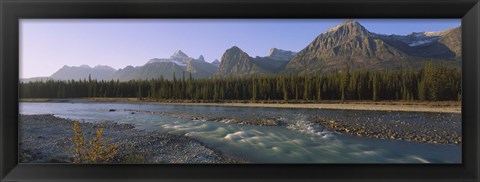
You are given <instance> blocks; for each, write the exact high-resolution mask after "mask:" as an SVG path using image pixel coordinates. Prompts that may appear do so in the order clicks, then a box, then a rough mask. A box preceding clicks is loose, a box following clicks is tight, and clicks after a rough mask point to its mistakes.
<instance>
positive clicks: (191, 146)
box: [19, 115, 247, 163]
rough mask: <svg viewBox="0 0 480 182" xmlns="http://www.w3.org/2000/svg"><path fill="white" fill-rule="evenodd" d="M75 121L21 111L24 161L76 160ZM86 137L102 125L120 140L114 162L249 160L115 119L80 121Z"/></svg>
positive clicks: (108, 136) (116, 141)
mask: <svg viewBox="0 0 480 182" xmlns="http://www.w3.org/2000/svg"><path fill="white" fill-rule="evenodd" d="M73 122H74V121H72V120H68V119H62V118H58V117H55V116H53V115H20V116H19V148H20V156H19V157H20V162H21V163H71V162H73V160H74V158H73V154H74V152H73V148H74V142H72V139H71V138H72V137H73V134H74V132H73ZM79 125H80V129H81V130H82V131H83V132H84V133H85V135H86V136H87V137H93V136H94V135H95V130H96V129H98V128H103V138H105V139H108V140H110V141H109V143H111V144H120V150H119V152H118V154H117V155H116V157H115V160H114V161H110V162H111V163H244V162H247V161H246V160H244V159H242V158H240V157H237V156H232V155H228V154H225V153H222V152H221V151H219V150H217V149H215V148H212V147H209V146H206V145H205V144H203V143H201V142H199V141H198V140H195V139H193V138H190V137H186V136H178V135H173V134H166V133H161V132H157V131H154V132H146V131H142V130H137V129H134V127H133V126H132V125H129V124H117V123H115V122H112V121H101V122H96V123H91V122H80V124H79Z"/></svg>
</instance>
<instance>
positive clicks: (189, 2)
mask: <svg viewBox="0 0 480 182" xmlns="http://www.w3.org/2000/svg"><path fill="white" fill-rule="evenodd" d="M350 17H354V18H462V57H463V58H462V59H463V60H462V72H463V76H462V82H463V87H462V97H463V101H462V121H463V123H462V124H463V125H462V127H463V149H462V153H463V156H462V160H463V164H461V165H451V164H448V165H444V164H436V165H430V164H418V165H417V164H348V165H345V164H289V165H284V164H282V165H275V164H239V165H235V164H215V165H201V164H167V165H164V164H159V165H153V164H146V165H139V164H130V165H124V164H104V165H102V164H96V165H86V164H18V162H17V161H18V156H17V149H18V146H17V139H18V136H17V130H18V125H17V120H18V78H19V77H18V75H19V69H18V68H19V64H18V62H19V61H18V60H19V54H18V53H19V24H18V23H19V19H21V18H65V19H73V18H87V19H91V18H105V19H108V18H114V19H122V18H128V19H131V18H246V19H249V18H288V19H291V18H350ZM0 19H1V20H0V56H1V58H0V59H1V60H0V70H1V71H0V88H1V89H0V180H1V181H53V180H60V181H65V180H79V181H80V180H82V181H84V180H112V181H118V180H142V181H150V180H164V181H213V180H215V181H352V180H354V181H387V180H388V181H444V182H447V181H472V182H473V181H478V180H479V176H480V168H479V159H480V153H479V151H480V145H479V138H480V135H479V131H480V127H479V126H480V125H479V123H478V122H479V118H480V113H479V112H478V111H479V107H478V106H479V103H480V97H479V94H480V92H479V91H480V82H479V81H480V80H479V76H480V75H479V73H478V71H479V70H480V64H479V63H478V61H479V60H480V59H479V58H480V53H479V51H478V50H480V36H479V34H480V27H479V26H480V23H479V22H480V3H479V2H478V0H388V1H387V0H337V1H334V0H323V1H320V0H300V1H294V0H286V1H281V0H257V1H255V0H223V1H222V0H198V1H195V0H177V1H174V0H142V1H134V0H99V1H95V0H63V1H62V0H37V1H33V0H0Z"/></svg>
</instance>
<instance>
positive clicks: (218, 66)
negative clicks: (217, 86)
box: [23, 19, 462, 81]
mask: <svg viewBox="0 0 480 182" xmlns="http://www.w3.org/2000/svg"><path fill="white" fill-rule="evenodd" d="M461 57H462V55H461V27H455V28H451V29H447V30H444V31H439V32H413V33H411V34H409V35H385V34H377V33H373V32H370V31H368V30H367V29H366V28H365V27H364V26H362V25H361V24H360V23H358V22H357V21H355V20H352V19H349V20H346V21H345V22H343V23H341V24H339V25H336V26H334V27H331V28H329V29H328V30H326V31H324V32H323V33H321V34H319V35H318V36H317V37H316V38H315V39H314V40H313V41H312V42H311V43H310V44H308V45H307V46H306V47H305V48H303V49H302V50H300V51H299V52H298V53H297V52H292V51H286V50H281V49H277V48H272V49H270V51H269V53H268V56H265V57H259V56H256V57H251V56H250V55H248V54H247V53H246V52H244V51H243V50H241V49H240V48H239V47H237V46H233V47H231V48H229V49H227V50H226V51H225V53H224V54H223V56H222V58H221V60H220V61H219V60H215V61H213V62H212V63H208V62H206V61H205V59H204V57H203V56H200V57H199V58H196V59H195V58H191V57H189V56H188V55H187V54H185V53H184V52H182V51H180V50H178V51H176V52H175V53H174V54H173V55H172V56H170V58H154V59H151V60H149V61H148V62H147V63H146V64H144V65H142V66H136V67H133V66H127V67H125V68H123V69H119V70H115V69H113V68H111V67H108V66H96V67H93V68H92V67H89V66H85V65H82V66H79V67H69V66H64V67H63V68H61V69H60V70H58V71H57V72H55V73H54V74H53V75H51V76H50V77H37V78H31V79H26V80H23V81H34V80H47V79H54V80H71V79H88V77H89V76H90V77H91V78H94V79H99V80H110V79H114V80H120V81H128V80H133V79H137V80H138V79H151V78H160V77H163V78H165V79H172V78H173V75H174V73H175V74H176V77H177V78H180V77H181V76H183V75H182V74H184V73H185V74H190V73H191V75H192V77H194V78H208V77H212V76H248V75H264V74H282V73H298V74H304V73H307V74H312V73H315V74H325V73H329V72H332V71H334V70H343V69H345V68H346V67H347V65H348V67H349V69H351V70H356V69H367V70H384V69H390V70H391V69H393V70H395V69H400V68H412V69H418V68H421V67H422V65H423V64H424V63H425V62H426V61H433V62H435V63H445V64H449V65H452V66H458V67H460V65H461ZM186 76H189V75H186Z"/></svg>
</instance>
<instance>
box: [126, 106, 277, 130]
mask: <svg viewBox="0 0 480 182" xmlns="http://www.w3.org/2000/svg"><path fill="white" fill-rule="evenodd" d="M124 111H127V112H131V114H135V113H146V114H157V115H161V116H168V117H174V118H179V119H190V120H200V121H214V122H223V123H233V124H246V125H257V126H279V125H282V124H284V123H283V121H281V120H279V119H277V118H260V117H252V118H242V119H238V118H234V117H228V116H224V115H205V114H193V113H176V112H155V111H142V110H132V109H124Z"/></svg>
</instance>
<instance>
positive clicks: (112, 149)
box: [73, 121, 120, 163]
mask: <svg viewBox="0 0 480 182" xmlns="http://www.w3.org/2000/svg"><path fill="white" fill-rule="evenodd" d="M73 133H74V135H73V141H74V144H75V149H74V151H75V152H74V161H73V163H105V162H110V161H112V160H114V158H115V156H116V155H117V153H118V151H119V147H120V144H109V141H110V140H108V139H103V138H102V135H103V129H102V128H100V129H97V130H96V132H95V134H96V136H95V137H93V138H92V139H91V140H88V139H87V138H86V137H85V134H83V132H82V130H81V129H80V126H79V123H78V121H74V123H73Z"/></svg>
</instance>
